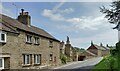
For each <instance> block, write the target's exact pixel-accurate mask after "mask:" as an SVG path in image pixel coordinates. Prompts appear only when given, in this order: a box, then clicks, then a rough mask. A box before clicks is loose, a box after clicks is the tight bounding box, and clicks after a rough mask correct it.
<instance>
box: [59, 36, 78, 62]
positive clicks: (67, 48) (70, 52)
mask: <svg viewBox="0 0 120 71" xmlns="http://www.w3.org/2000/svg"><path fill="white" fill-rule="evenodd" d="M60 53H62V54H64V55H66V56H67V57H68V58H69V60H68V61H78V55H79V54H78V52H77V50H76V49H75V48H74V47H73V46H72V45H71V43H70V39H69V37H68V36H67V41H66V43H64V41H62V42H61V43H60Z"/></svg>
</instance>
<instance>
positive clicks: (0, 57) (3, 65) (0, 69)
mask: <svg viewBox="0 0 120 71" xmlns="http://www.w3.org/2000/svg"><path fill="white" fill-rule="evenodd" d="M0 59H2V67H0V70H1V69H4V58H2V57H0Z"/></svg>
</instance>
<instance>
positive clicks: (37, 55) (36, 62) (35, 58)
mask: <svg viewBox="0 0 120 71" xmlns="http://www.w3.org/2000/svg"><path fill="white" fill-rule="evenodd" d="M40 63H41V55H40V54H35V55H34V64H40Z"/></svg>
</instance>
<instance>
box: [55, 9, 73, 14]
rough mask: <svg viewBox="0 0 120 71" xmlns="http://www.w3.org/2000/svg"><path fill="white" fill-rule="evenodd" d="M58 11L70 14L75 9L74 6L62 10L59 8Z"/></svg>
mask: <svg viewBox="0 0 120 71" xmlns="http://www.w3.org/2000/svg"><path fill="white" fill-rule="evenodd" d="M56 12H58V13H63V14H64V13H66V14H69V13H72V12H74V9H73V8H67V9H64V10H60V9H58V10H56Z"/></svg>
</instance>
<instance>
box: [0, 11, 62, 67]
mask: <svg viewBox="0 0 120 71" xmlns="http://www.w3.org/2000/svg"><path fill="white" fill-rule="evenodd" d="M0 26H1V28H0V69H40V68H44V67H45V68H46V67H49V66H57V65H59V64H60V58H59V55H60V50H59V47H60V41H59V40H57V39H56V38H54V37H53V36H52V35H50V34H49V33H48V32H46V31H45V30H43V29H40V28H37V27H35V26H32V25H31V16H30V15H29V13H28V12H24V10H23V9H22V12H21V13H20V15H19V16H18V18H17V20H16V19H13V18H11V17H8V16H5V15H2V14H0Z"/></svg>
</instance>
